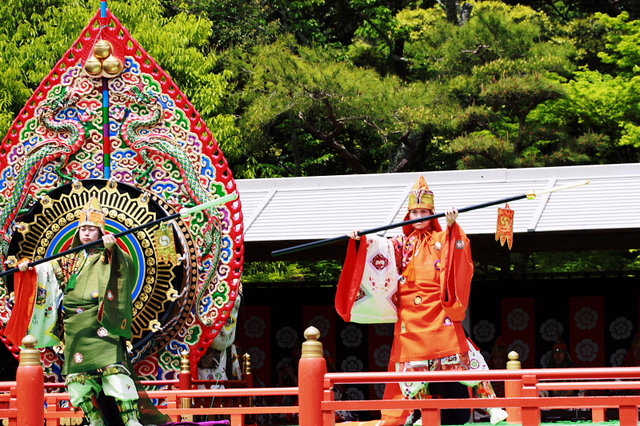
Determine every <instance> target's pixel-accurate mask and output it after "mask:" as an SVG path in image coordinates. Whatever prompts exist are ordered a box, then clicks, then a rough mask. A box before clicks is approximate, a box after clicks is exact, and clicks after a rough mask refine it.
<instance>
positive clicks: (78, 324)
mask: <svg viewBox="0 0 640 426" xmlns="http://www.w3.org/2000/svg"><path fill="white" fill-rule="evenodd" d="M74 256H75V258H74ZM65 268H66V269H67V273H65ZM70 269H72V270H70ZM54 271H55V272H56V275H57V277H58V279H59V280H60V282H61V283H62V284H64V288H65V296H64V298H63V302H62V304H63V307H64V311H65V320H64V325H65V333H64V337H65V338H64V340H65V349H64V355H65V362H64V368H63V374H64V375H69V374H76V373H84V372H89V371H93V370H97V369H99V368H103V367H106V366H108V365H112V364H118V363H122V362H124V361H125V360H124V357H125V356H126V351H125V349H126V348H125V347H124V345H125V339H130V338H131V319H132V318H131V316H132V302H131V292H132V289H133V286H134V284H135V281H134V279H135V277H134V270H133V264H132V261H131V258H130V256H129V255H127V254H126V253H125V252H123V251H122V250H121V249H120V248H119V247H118V246H117V245H115V246H113V248H112V249H111V253H109V252H107V251H106V250H105V249H94V250H91V251H89V253H88V254H87V253H86V252H85V251H82V252H79V253H76V254H74V255H72V256H70V257H69V258H66V259H61V260H60V261H59V262H54ZM73 272H76V280H75V287H74V288H73V289H71V290H69V289H68V286H69V281H70V280H69V275H70V273H73Z"/></svg>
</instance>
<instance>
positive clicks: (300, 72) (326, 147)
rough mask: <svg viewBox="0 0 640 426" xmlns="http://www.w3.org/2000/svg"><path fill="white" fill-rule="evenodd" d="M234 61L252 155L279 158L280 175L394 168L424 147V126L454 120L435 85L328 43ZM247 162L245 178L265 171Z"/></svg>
mask: <svg viewBox="0 0 640 426" xmlns="http://www.w3.org/2000/svg"><path fill="white" fill-rule="evenodd" d="M230 64H231V65H230V66H232V67H233V68H234V69H235V70H237V75H238V76H239V82H238V83H239V85H241V90H240V91H238V92H237V93H236V95H237V96H239V99H238V102H239V104H243V105H246V108H245V109H244V110H243V112H242V117H241V119H240V121H239V125H240V128H241V129H242V131H243V144H244V146H245V148H248V149H247V151H248V153H247V154H246V155H247V156H248V157H253V158H254V159H256V158H257V159H258V162H262V161H263V159H265V158H266V157H269V156H273V157H274V160H276V161H275V162H274V164H273V166H274V167H272V168H270V169H269V170H270V173H273V174H272V175H275V176H278V175H279V176H285V175H293V176H307V175H314V174H341V173H350V172H356V173H365V172H368V171H369V172H378V171H393V170H394V169H397V168H402V167H403V165H405V164H406V163H407V162H409V161H410V159H411V158H412V156H413V155H416V154H417V152H416V151H418V150H419V147H420V146H424V144H425V141H424V140H423V139H421V137H418V138H417V139H414V137H415V135H414V132H415V131H416V129H425V128H429V127H437V126H445V125H448V124H446V123H444V121H446V120H444V117H445V112H446V111H447V110H450V106H449V105H448V104H447V99H446V98H442V97H441V96H440V95H439V93H438V91H437V88H436V87H435V85H433V84H431V85H430V84H425V83H420V84H414V85H407V84H404V83H403V82H401V81H400V80H399V79H398V78H396V77H393V76H389V77H382V76H380V75H379V74H378V73H376V72H375V71H373V70H367V69H364V68H360V67H356V66H353V65H351V64H349V63H347V62H344V61H336V60H335V58H333V57H332V56H331V52H330V51H327V50H326V49H323V48H305V47H300V46H295V45H293V44H292V42H291V40H290V39H281V40H279V41H278V42H277V43H274V44H273V45H270V46H261V48H260V49H256V50H254V51H251V52H250V53H249V54H244V53H243V54H240V55H239V56H237V57H236V58H235V59H233V60H231V61H230ZM452 116H453V114H452V113H451V112H450V114H449V117H452ZM421 151H422V152H424V147H423V149H422V150H421ZM258 156H259V157H258ZM435 160H436V159H435V158H434V159H433V160H432V161H434V166H433V167H437V165H436V164H435ZM253 164H255V163H253ZM245 166H247V168H243V166H242V165H239V166H238V167H239V170H241V173H242V174H243V175H244V176H252V177H253V176H260V175H259V172H260V170H256V169H255V168H252V163H245ZM250 168H251V169H250Z"/></svg>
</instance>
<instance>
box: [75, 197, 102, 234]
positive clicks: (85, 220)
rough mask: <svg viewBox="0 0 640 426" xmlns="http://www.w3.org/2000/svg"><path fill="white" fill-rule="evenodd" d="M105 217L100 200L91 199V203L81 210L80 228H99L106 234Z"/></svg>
mask: <svg viewBox="0 0 640 426" xmlns="http://www.w3.org/2000/svg"><path fill="white" fill-rule="evenodd" d="M104 225H105V217H104V212H103V211H102V207H101V206H100V202H99V201H98V198H96V197H91V199H90V200H89V202H88V203H87V205H86V206H84V208H83V209H82V210H80V218H79V219H78V228H79V227H81V226H97V227H98V228H100V229H101V230H102V232H103V233H104Z"/></svg>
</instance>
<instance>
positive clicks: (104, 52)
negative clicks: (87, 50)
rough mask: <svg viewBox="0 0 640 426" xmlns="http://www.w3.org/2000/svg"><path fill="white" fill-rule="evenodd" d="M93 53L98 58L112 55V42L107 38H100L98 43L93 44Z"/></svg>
mask: <svg viewBox="0 0 640 426" xmlns="http://www.w3.org/2000/svg"><path fill="white" fill-rule="evenodd" d="M93 54H94V55H95V57H96V58H98V59H104V58H107V57H108V56H109V55H111V44H109V42H108V41H106V40H98V41H97V42H96V45H95V46H93Z"/></svg>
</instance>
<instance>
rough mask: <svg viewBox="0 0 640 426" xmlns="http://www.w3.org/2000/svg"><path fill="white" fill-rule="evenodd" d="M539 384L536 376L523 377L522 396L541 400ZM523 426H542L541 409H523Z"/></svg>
mask: <svg viewBox="0 0 640 426" xmlns="http://www.w3.org/2000/svg"><path fill="white" fill-rule="evenodd" d="M537 384H538V378H537V377H536V376H534V375H524V376H522V396H523V397H525V398H539V395H538V388H537V387H536V386H537ZM522 426H540V407H524V408H522Z"/></svg>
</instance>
